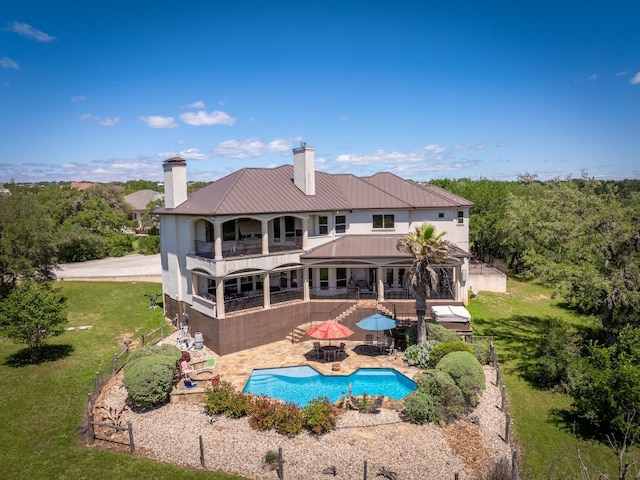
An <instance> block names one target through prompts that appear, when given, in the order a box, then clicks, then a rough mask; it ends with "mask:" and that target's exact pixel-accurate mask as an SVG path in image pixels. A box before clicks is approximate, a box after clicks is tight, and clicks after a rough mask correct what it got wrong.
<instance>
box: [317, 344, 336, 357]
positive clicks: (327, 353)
mask: <svg viewBox="0 0 640 480" xmlns="http://www.w3.org/2000/svg"><path fill="white" fill-rule="evenodd" d="M338 350H340V347H338V346H336V345H325V346H324V347H320V351H321V352H322V353H323V356H324V359H325V360H329V358H332V359H333V360H335V359H336V358H337V356H338Z"/></svg>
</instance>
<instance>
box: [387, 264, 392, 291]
mask: <svg viewBox="0 0 640 480" xmlns="http://www.w3.org/2000/svg"><path fill="white" fill-rule="evenodd" d="M386 283H387V285H388V286H389V287H393V268H387V280H386Z"/></svg>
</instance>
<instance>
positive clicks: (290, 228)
mask: <svg viewBox="0 0 640 480" xmlns="http://www.w3.org/2000/svg"><path fill="white" fill-rule="evenodd" d="M284 236H285V237H287V238H290V237H295V236H296V219H295V218H294V217H284Z"/></svg>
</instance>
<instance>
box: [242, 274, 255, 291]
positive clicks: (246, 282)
mask: <svg viewBox="0 0 640 480" xmlns="http://www.w3.org/2000/svg"><path fill="white" fill-rule="evenodd" d="M251 290H253V276H249V277H240V291H241V292H250V291H251Z"/></svg>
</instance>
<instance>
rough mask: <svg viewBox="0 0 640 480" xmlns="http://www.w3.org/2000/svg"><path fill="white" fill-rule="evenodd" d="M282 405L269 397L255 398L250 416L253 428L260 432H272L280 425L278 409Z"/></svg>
mask: <svg viewBox="0 0 640 480" xmlns="http://www.w3.org/2000/svg"><path fill="white" fill-rule="evenodd" d="M279 406H280V404H279V403H278V402H276V401H275V400H273V399H272V398H269V397H262V396H261V397H255V398H254V399H253V405H252V406H251V414H250V415H249V425H251V428H255V429H256V430H260V431H262V432H264V431H266V430H272V429H274V428H276V425H277V423H278V407H279Z"/></svg>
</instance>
